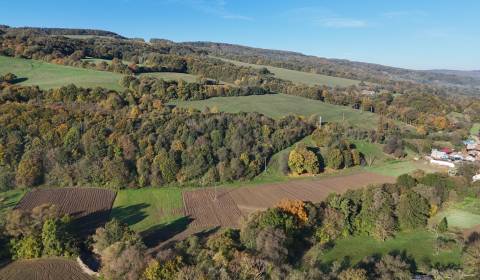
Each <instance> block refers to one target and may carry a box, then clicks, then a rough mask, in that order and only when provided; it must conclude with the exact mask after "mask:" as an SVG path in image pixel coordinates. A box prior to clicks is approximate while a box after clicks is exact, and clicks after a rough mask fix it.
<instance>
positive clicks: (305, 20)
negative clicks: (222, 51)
mask: <svg viewBox="0 0 480 280" xmlns="http://www.w3.org/2000/svg"><path fill="white" fill-rule="evenodd" d="M418 2H419V1H413V0H407V1H401V2H400V1H397V2H391V1H388V3H387V2H386V1H380V0H375V1H362V3H351V1H335V3H332V2H331V1H295V2H293V1H276V2H275V3H274V4H273V3H271V2H268V3H267V2H266V1H261V2H259V1H252V0H247V1H228V0H163V1H153V0H139V1H131V0H123V1H113V0H105V1H98V2H96V3H95V5H96V8H95V9H93V8H91V2H89V1H85V0H83V1H74V2H63V1H59V0H54V1H48V3H44V2H40V1H32V0H26V1H22V2H20V3H19V2H13V1H7V2H5V3H3V6H4V9H5V10H6V11H8V13H5V14H4V15H3V17H2V20H1V24H6V25H10V26H36V27H68V28H91V29H104V30H109V31H113V32H116V33H119V34H121V35H124V36H127V37H141V38H145V39H147V40H148V39H150V38H164V39H169V40H173V41H211V42H223V43H230V44H240V45H245V46H250V47H258V48H265V49H277V50H288V51H295V52H301V53H304V54H307V55H315V56H320V57H327V58H338V59H348V60H353V61H362V62H369V63H377V64H383V65H389V66H395V67H402V68H409V69H419V70H426V69H454V70H479V69H480V53H479V52H478V51H477V50H478V48H479V47H480V20H479V18H478V15H477V14H478V11H479V10H480V2H474V1H468V0H460V1H449V0H440V1H434V0H426V1H422V2H421V3H418ZM467 7H468V8H467ZM81 11H83V12H81Z"/></svg>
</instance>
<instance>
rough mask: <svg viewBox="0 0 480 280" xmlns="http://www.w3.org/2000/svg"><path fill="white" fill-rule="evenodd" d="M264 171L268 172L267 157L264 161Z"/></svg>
mask: <svg viewBox="0 0 480 280" xmlns="http://www.w3.org/2000/svg"><path fill="white" fill-rule="evenodd" d="M263 171H264V172H267V158H266V157H265V159H264V167H263Z"/></svg>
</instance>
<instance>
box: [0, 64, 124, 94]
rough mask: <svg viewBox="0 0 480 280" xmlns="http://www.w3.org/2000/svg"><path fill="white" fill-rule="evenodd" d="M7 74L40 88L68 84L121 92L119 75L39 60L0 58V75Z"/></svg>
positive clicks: (25, 83) (24, 83)
mask: <svg viewBox="0 0 480 280" xmlns="http://www.w3.org/2000/svg"><path fill="white" fill-rule="evenodd" d="M8 72H11V73H14V74H15V75H17V76H18V77H19V78H25V79H26V80H25V81H23V82H21V83H20V84H22V85H38V86H40V88H43V89H49V88H55V87H60V86H65V85H68V84H75V85H77V86H82V87H97V86H100V87H105V88H109V89H113V90H121V89H122V87H121V86H120V85H119V84H118V81H119V80H120V78H121V77H122V75H121V74H118V73H112V72H106V71H96V70H90V69H83V68H76V67H70V66H62V65H56V64H51V63H46V62H43V61H39V60H31V59H21V58H13V57H6V56H0V75H2V74H6V73H8Z"/></svg>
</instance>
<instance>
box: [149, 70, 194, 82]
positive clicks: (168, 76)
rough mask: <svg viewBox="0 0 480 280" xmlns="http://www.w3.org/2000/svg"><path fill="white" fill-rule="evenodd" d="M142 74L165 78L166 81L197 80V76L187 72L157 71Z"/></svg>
mask: <svg viewBox="0 0 480 280" xmlns="http://www.w3.org/2000/svg"><path fill="white" fill-rule="evenodd" d="M140 76H150V77H154V78H158V79H164V80H166V81H171V80H177V81H178V80H184V81H185V82H189V83H193V82H196V81H197V76H195V75H191V74H185V73H174V72H155V73H143V74H140Z"/></svg>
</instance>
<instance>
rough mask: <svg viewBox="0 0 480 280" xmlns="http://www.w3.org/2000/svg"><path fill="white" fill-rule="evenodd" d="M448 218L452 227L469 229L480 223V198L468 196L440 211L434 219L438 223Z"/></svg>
mask: <svg viewBox="0 0 480 280" xmlns="http://www.w3.org/2000/svg"><path fill="white" fill-rule="evenodd" d="M443 217H446V218H447V222H448V226H449V227H450V228H458V229H469V228H473V227H475V226H477V225H480V199H478V198H473V197H467V198H465V200H463V201H462V202H458V203H455V204H453V205H451V206H450V207H448V208H447V209H445V210H443V211H441V212H440V213H438V214H437V215H436V216H435V217H434V218H433V219H432V220H433V221H434V222H435V223H438V222H439V221H440V220H441V219H443Z"/></svg>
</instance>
